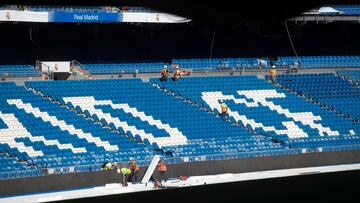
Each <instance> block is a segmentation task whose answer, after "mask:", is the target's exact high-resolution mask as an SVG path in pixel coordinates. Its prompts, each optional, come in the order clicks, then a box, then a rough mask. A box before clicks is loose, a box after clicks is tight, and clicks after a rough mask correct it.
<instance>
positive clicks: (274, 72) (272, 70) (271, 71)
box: [269, 69, 276, 77]
mask: <svg viewBox="0 0 360 203" xmlns="http://www.w3.org/2000/svg"><path fill="white" fill-rule="evenodd" d="M269 74H270V76H271V77H276V70H275V69H271V70H269Z"/></svg>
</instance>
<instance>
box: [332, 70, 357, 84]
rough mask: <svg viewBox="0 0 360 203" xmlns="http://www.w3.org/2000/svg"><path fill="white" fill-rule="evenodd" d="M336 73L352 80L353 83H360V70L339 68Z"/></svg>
mask: <svg viewBox="0 0 360 203" xmlns="http://www.w3.org/2000/svg"><path fill="white" fill-rule="evenodd" d="M336 73H337V74H338V75H339V76H340V77H342V78H344V79H346V80H349V81H351V82H352V83H354V84H356V85H359V83H360V71H358V70H339V71H336Z"/></svg>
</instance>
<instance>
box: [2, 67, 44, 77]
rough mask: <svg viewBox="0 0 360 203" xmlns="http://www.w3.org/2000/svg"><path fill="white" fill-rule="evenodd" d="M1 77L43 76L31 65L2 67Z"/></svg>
mask: <svg viewBox="0 0 360 203" xmlns="http://www.w3.org/2000/svg"><path fill="white" fill-rule="evenodd" d="M0 76H7V77H10V76H11V77H17V76H41V72H40V71H39V70H35V69H33V68H32V66H31V65H0Z"/></svg>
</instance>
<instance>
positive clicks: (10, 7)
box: [0, 5, 155, 13]
mask: <svg viewBox="0 0 360 203" xmlns="http://www.w3.org/2000/svg"><path fill="white" fill-rule="evenodd" d="M0 10H22V11H25V10H26V11H35V12H107V13H108V12H111V13H112V12H120V11H126V12H155V10H153V9H150V8H146V7H137V6H122V7H115V6H47V5H41V6H40V5H31V6H15V5H3V6H0Z"/></svg>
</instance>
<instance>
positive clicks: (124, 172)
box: [117, 167, 131, 186]
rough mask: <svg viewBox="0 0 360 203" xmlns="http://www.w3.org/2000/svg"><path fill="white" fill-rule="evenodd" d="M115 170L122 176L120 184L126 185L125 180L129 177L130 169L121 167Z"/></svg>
mask: <svg viewBox="0 0 360 203" xmlns="http://www.w3.org/2000/svg"><path fill="white" fill-rule="evenodd" d="M117 172H118V173H121V174H122V176H123V180H122V185H123V186H128V184H127V180H128V178H129V175H130V174H131V170H130V169H129V168H126V167H123V168H121V169H118V170H117Z"/></svg>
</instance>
